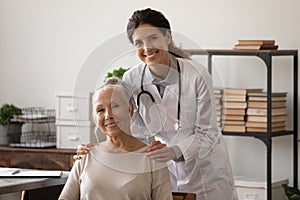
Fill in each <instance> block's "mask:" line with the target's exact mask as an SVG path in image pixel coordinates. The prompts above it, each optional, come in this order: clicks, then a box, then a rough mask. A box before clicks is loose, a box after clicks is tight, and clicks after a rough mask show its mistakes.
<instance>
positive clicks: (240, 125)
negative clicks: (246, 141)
mask: <svg viewBox="0 0 300 200" xmlns="http://www.w3.org/2000/svg"><path fill="white" fill-rule="evenodd" d="M261 91H262V89H256V88H224V90H223V109H222V130H223V131H225V132H246V122H245V116H246V109H247V94H248V93H249V92H261Z"/></svg>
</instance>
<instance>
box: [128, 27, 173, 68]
mask: <svg viewBox="0 0 300 200" xmlns="http://www.w3.org/2000/svg"><path fill="white" fill-rule="evenodd" d="M132 41H133V45H134V47H135V48H136V54H137V56H138V57H139V59H140V60H141V61H142V62H144V63H146V64H147V65H151V64H163V65H167V64H168V62H169V53H168V45H169V44H170V43H171V35H170V33H169V32H168V31H167V32H166V35H164V34H163V33H162V32H161V31H160V30H159V29H158V28H157V27H154V26H152V25H150V24H142V25H140V26H138V28H136V29H135V31H134V33H133V35H132Z"/></svg>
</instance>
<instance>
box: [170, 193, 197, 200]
mask: <svg viewBox="0 0 300 200" xmlns="http://www.w3.org/2000/svg"><path fill="white" fill-rule="evenodd" d="M172 195H173V200H196V194H195V193H188V192H172Z"/></svg>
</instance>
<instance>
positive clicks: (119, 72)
mask: <svg viewBox="0 0 300 200" xmlns="http://www.w3.org/2000/svg"><path fill="white" fill-rule="evenodd" d="M127 70H128V69H124V68H122V67H120V68H119V69H115V70H113V72H107V74H106V78H110V77H118V78H120V79H122V77H123V74H124V73H125V72H126V71H127Z"/></svg>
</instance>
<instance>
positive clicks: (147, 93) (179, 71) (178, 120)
mask: <svg viewBox="0 0 300 200" xmlns="http://www.w3.org/2000/svg"><path fill="white" fill-rule="evenodd" d="M146 67H147V64H145V66H144V69H143V72H142V77H141V92H140V93H139V94H138V95H137V107H138V110H139V107H140V98H141V96H142V95H143V94H146V95H148V96H149V97H150V98H151V100H152V102H153V103H155V99H154V97H153V95H152V94H151V93H150V92H149V91H146V90H144V77H145V71H146ZM177 72H178V102H177V124H178V126H180V124H179V122H180V111H181V70H180V66H179V63H178V60H177Z"/></svg>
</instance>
